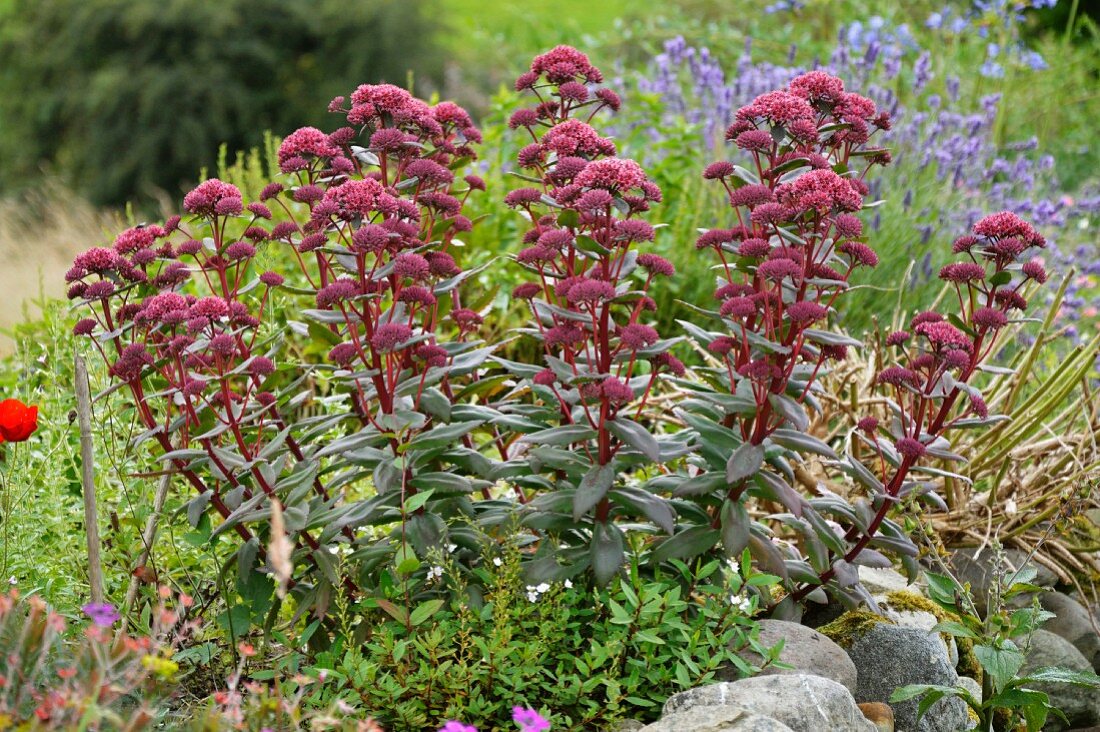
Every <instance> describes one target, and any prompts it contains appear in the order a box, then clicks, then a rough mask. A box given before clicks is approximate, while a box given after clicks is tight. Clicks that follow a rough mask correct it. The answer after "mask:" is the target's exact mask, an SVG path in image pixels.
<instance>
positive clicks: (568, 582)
mask: <svg viewBox="0 0 1100 732" xmlns="http://www.w3.org/2000/svg"><path fill="white" fill-rule="evenodd" d="M562 584H563V585H565V589H567V590H571V589H573V580H566V581H565V582H563V583H562Z"/></svg>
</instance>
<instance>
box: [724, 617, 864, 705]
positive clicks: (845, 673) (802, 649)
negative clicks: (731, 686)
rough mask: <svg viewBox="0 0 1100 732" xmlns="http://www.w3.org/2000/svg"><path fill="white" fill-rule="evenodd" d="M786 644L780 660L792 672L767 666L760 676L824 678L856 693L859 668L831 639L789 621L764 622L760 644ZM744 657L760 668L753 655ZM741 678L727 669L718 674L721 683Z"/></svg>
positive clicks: (757, 659)
mask: <svg viewBox="0 0 1100 732" xmlns="http://www.w3.org/2000/svg"><path fill="white" fill-rule="evenodd" d="M780 641H783V650H782V652H781V653H780V656H779V660H780V661H782V662H783V663H785V664H787V665H789V666H791V667H792V668H790V669H782V668H775V667H774V666H768V667H767V668H765V669H764V670H763V671H761V672H760V675H770V674H800V673H806V674H814V675H815V676H824V677H825V678H827V679H832V680H833V681H836V682H837V683H840V684H844V686H845V687H847V689H848V691H850V692H852V693H853V694H854V693H855V690H856V666H855V664H854V663H852V659H850V658H848V654H847V653H845V652H844V649H843V648H841V647H840V646H838V645H837V644H836V643H834V642H833V641H832V640H830V639H829V638H826V637H825V636H823V635H822V634H821V633H818V632H817V631H816V630H813V629H812V628H807V627H806V626H804V625H799V624H798V623H792V622H789V621H786V620H761V621H760V643H761V645H764V646H769V647H770V646H774V645H776V644H778V643H779V642H780ZM741 657H742V658H744V659H745V660H746V661H748V662H749V663H752V664H757V665H759V664H760V663H762V662H763V659H762V658H761V657H760V656H759V654H756V653H754V652H752V651H743V652H742V653H741ZM738 678H739V676H738V673H737V669H736V668H724V669H722V670H721V671H719V673H718V679H719V680H720V681H736V680H737V679H738Z"/></svg>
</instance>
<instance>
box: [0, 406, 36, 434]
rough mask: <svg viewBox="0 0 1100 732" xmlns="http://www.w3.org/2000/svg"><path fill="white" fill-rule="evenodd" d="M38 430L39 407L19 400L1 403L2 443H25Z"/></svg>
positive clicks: (0, 431)
mask: <svg viewBox="0 0 1100 732" xmlns="http://www.w3.org/2000/svg"><path fill="white" fill-rule="evenodd" d="M37 429H38V407H36V406H28V405H26V404H24V403H23V402H21V401H19V400H18V399H5V400H4V401H2V402H0V442H25V441H26V440H27V439H28V438H29V437H30V436H31V435H32V434H34V432H35V430H37Z"/></svg>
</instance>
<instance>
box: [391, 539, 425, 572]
mask: <svg viewBox="0 0 1100 732" xmlns="http://www.w3.org/2000/svg"><path fill="white" fill-rule="evenodd" d="M393 560H394V564H395V565H396V568H397V571H398V572H400V573H401V574H412V573H413V572H415V571H416V570H418V569H419V568H420V560H419V559H418V558H417V556H416V552H414V551H413V550H412V547H410V546H409V545H408V544H402V545H401V546H400V547H399V548H398V550H397V554H395V555H394V558H393Z"/></svg>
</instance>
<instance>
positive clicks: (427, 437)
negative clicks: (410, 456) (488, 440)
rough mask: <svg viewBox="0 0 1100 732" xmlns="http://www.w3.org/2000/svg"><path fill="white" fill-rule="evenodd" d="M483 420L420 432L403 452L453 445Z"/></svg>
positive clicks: (455, 423)
mask: <svg viewBox="0 0 1100 732" xmlns="http://www.w3.org/2000/svg"><path fill="white" fill-rule="evenodd" d="M483 422H484V420H474V421H472V422H452V423H451V424H445V425H438V426H436V427H433V428H432V429H430V430H428V431H427V432H421V433H420V434H419V435H417V436H416V437H414V438H413V439H411V440H409V442H408V443H407V444H406V445H405V451H406V452H408V451H410V450H430V449H434V448H437V447H446V446H448V445H451V444H453V443H454V441H455V440H457V439H459V438H460V437H462V436H463V435H468V434H469V433H470V432H473V431H474V429H475V428H477V427H479V426H480V425H481V424H483Z"/></svg>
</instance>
